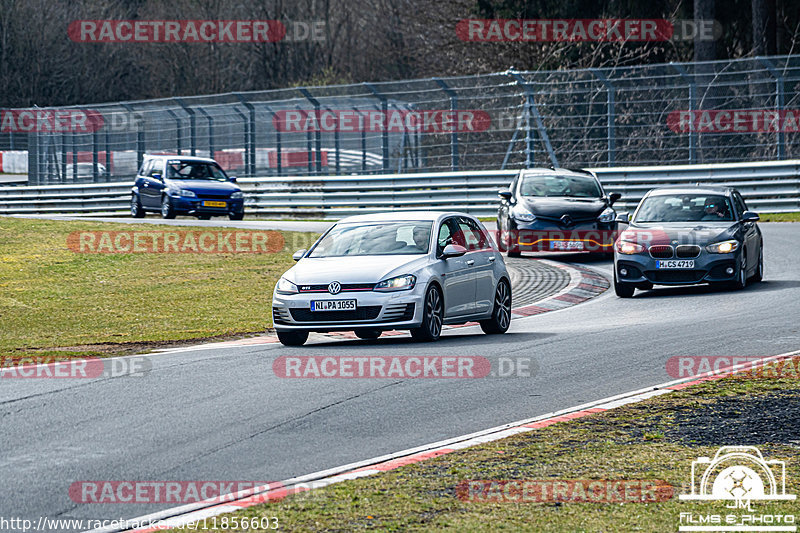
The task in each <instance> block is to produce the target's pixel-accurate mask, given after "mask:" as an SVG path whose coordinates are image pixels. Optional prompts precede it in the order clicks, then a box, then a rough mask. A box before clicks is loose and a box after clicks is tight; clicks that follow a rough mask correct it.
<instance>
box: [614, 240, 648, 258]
mask: <svg viewBox="0 0 800 533" xmlns="http://www.w3.org/2000/svg"><path fill="white" fill-rule="evenodd" d="M617 251H618V252H619V253H621V254H625V255H633V254H640V253H642V252H644V246H642V245H641V244H639V243H636V242H630V241H618V242H617Z"/></svg>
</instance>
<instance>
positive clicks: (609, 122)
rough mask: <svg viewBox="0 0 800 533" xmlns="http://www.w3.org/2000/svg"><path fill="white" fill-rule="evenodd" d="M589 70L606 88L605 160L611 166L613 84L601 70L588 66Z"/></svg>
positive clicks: (613, 134)
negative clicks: (606, 139) (606, 142)
mask: <svg viewBox="0 0 800 533" xmlns="http://www.w3.org/2000/svg"><path fill="white" fill-rule="evenodd" d="M589 71H590V72H591V73H592V74H594V75H595V76H596V77H597V79H598V80H600V82H601V83H602V84H603V85H604V86H605V88H606V120H607V125H606V136H607V137H608V148H607V154H608V155H607V161H608V166H610V167H613V166H614V161H615V159H616V151H617V148H616V144H617V137H616V131H615V129H614V122H615V120H616V116H617V112H616V102H615V88H614V84H613V83H612V82H611V80H609V79H608V78H607V77H606V75H605V74H603V72H602V71H601V70H598V69H596V68H590V69H589Z"/></svg>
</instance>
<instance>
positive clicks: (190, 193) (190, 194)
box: [178, 189, 197, 198]
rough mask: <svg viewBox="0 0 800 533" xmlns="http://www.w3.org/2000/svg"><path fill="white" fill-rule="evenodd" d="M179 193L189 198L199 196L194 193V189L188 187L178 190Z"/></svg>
mask: <svg viewBox="0 0 800 533" xmlns="http://www.w3.org/2000/svg"><path fill="white" fill-rule="evenodd" d="M178 194H180V195H181V196H186V197H187V198H197V195H196V194H195V193H194V191H190V190H188V189H181V190H180V191H178Z"/></svg>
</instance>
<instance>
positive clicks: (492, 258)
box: [489, 256, 497, 263]
mask: <svg viewBox="0 0 800 533" xmlns="http://www.w3.org/2000/svg"><path fill="white" fill-rule="evenodd" d="M495 259H497V258H496V257H495V256H491V257H490V258H489V262H490V263H494V260H495Z"/></svg>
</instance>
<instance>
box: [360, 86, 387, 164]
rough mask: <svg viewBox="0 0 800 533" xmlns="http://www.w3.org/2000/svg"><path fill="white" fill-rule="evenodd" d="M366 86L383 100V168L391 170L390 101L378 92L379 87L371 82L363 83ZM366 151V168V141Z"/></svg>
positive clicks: (365, 155) (365, 154)
mask: <svg viewBox="0 0 800 533" xmlns="http://www.w3.org/2000/svg"><path fill="white" fill-rule="evenodd" d="M362 85H364V87H366V88H367V89H369V91H370V92H371V93H372V94H373V95H374V96H375V97H376V98H377V99H378V100H380V102H381V111H382V112H383V137H382V139H383V141H382V144H383V170H389V128H388V125H389V103H388V101H387V99H386V97H385V96H384V95H383V94H381V93H380V92H378V89H376V88H375V87H373V86H372V85H371V84H369V83H363V84H362ZM364 146H365V151H364V161H365V164H364V168H366V157H367V153H366V143H365V145H364Z"/></svg>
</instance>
